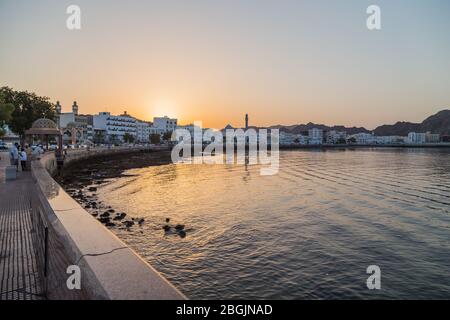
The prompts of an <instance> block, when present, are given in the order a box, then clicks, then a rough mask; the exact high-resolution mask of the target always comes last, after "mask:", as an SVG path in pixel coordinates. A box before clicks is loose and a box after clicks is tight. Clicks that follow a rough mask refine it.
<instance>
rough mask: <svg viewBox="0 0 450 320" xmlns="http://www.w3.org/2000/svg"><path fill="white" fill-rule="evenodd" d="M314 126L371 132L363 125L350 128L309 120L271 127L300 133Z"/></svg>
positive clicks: (353, 131)
mask: <svg viewBox="0 0 450 320" xmlns="http://www.w3.org/2000/svg"><path fill="white" fill-rule="evenodd" d="M312 128H318V129H322V130H324V131H330V130H335V131H346V132H347V134H354V133H358V132H366V133H369V132H370V131H369V130H367V129H366V128H363V127H360V128H358V127H351V128H348V127H344V126H327V125H324V124H315V123H312V122H309V123H307V124H298V125H291V126H282V125H276V126H271V127H270V128H269V129H279V130H280V131H284V132H289V133H296V134H298V133H303V132H305V131H308V130H310V129H312Z"/></svg>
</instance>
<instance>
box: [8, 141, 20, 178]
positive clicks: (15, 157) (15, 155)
mask: <svg viewBox="0 0 450 320" xmlns="http://www.w3.org/2000/svg"><path fill="white" fill-rule="evenodd" d="M18 147H19V144H18V143H17V142H16V143H14V145H13V146H12V147H11V151H10V156H11V165H13V166H16V171H17V172H19V149H18Z"/></svg>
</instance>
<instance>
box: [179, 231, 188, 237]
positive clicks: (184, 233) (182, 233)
mask: <svg viewBox="0 0 450 320" xmlns="http://www.w3.org/2000/svg"><path fill="white" fill-rule="evenodd" d="M178 235H179V236H180V237H181V238H184V237H186V231H184V230H180V231H178Z"/></svg>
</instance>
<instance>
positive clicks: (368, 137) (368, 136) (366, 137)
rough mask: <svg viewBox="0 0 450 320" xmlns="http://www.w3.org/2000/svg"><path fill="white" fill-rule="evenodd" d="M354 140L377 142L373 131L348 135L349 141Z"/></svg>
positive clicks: (368, 142)
mask: <svg viewBox="0 0 450 320" xmlns="http://www.w3.org/2000/svg"><path fill="white" fill-rule="evenodd" d="M352 141H353V142H354V143H356V144H375V143H376V142H377V139H376V137H375V136H374V135H373V134H372V133H366V132H359V133H355V134H352V135H350V136H348V137H347V142H350V143H351V142H352Z"/></svg>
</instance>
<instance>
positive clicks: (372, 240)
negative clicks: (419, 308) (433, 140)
mask: <svg viewBox="0 0 450 320" xmlns="http://www.w3.org/2000/svg"><path fill="white" fill-rule="evenodd" d="M259 169H260V167H259V166H244V165H187V164H177V165H174V164H170V165H162V166H156V167H147V168H142V169H133V170H129V171H127V172H126V173H128V174H131V175H132V176H127V177H122V178H118V179H115V180H112V181H111V182H110V183H108V184H106V185H105V186H103V187H101V188H100V189H99V197H100V200H102V201H104V202H106V203H108V204H111V205H112V206H113V207H114V208H115V209H116V210H122V211H125V212H127V213H128V214H129V215H130V216H135V217H145V219H146V223H145V224H144V225H143V226H142V227H133V228H132V229H131V231H130V232H128V231H125V230H117V229H116V230H115V231H114V232H116V233H117V234H118V236H119V237H120V238H122V239H123V240H124V241H125V242H126V243H127V244H129V245H130V246H131V247H132V248H133V249H135V250H136V251H137V252H138V253H139V254H140V255H141V256H143V257H144V258H145V259H147V260H148V261H149V262H150V263H151V264H152V265H153V266H154V267H155V268H156V269H157V270H159V271H160V272H161V273H162V274H164V275H165V276H166V277H167V278H168V279H169V280H170V281H171V282H172V283H173V284H174V285H175V286H177V287H178V288H179V289H180V290H181V291H182V292H183V293H185V294H186V295H187V296H188V297H189V298H198V299H204V298H211V299H216V298H228V299H234V298H243V299H250V298H256V299H260V298H274V299H296V298H297V299H352V298H363V299H373V298H388V299H391V298H394V299H403V298H418V299H424V298H447V299H449V298H450V150H439V149H372V150H371V149H359V150H353V151H352V150H346V151H337V150H332V151H306V150H305V151H303V150H301V151H282V152H281V154H280V172H279V173H278V174H277V175H275V176H261V175H260V174H259ZM165 218H170V219H171V223H173V224H177V223H181V224H184V225H185V227H186V229H187V236H186V237H185V238H180V237H179V236H178V235H176V234H165V233H164V231H163V230H162V229H161V228H162V226H163V225H164V224H165ZM369 265H378V266H379V267H380V268H381V273H382V277H381V286H382V287H381V290H378V291H377V290H375V291H372V290H368V289H367V287H366V280H367V277H368V276H369V275H368V274H366V268H367V267H368V266H369Z"/></svg>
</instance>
